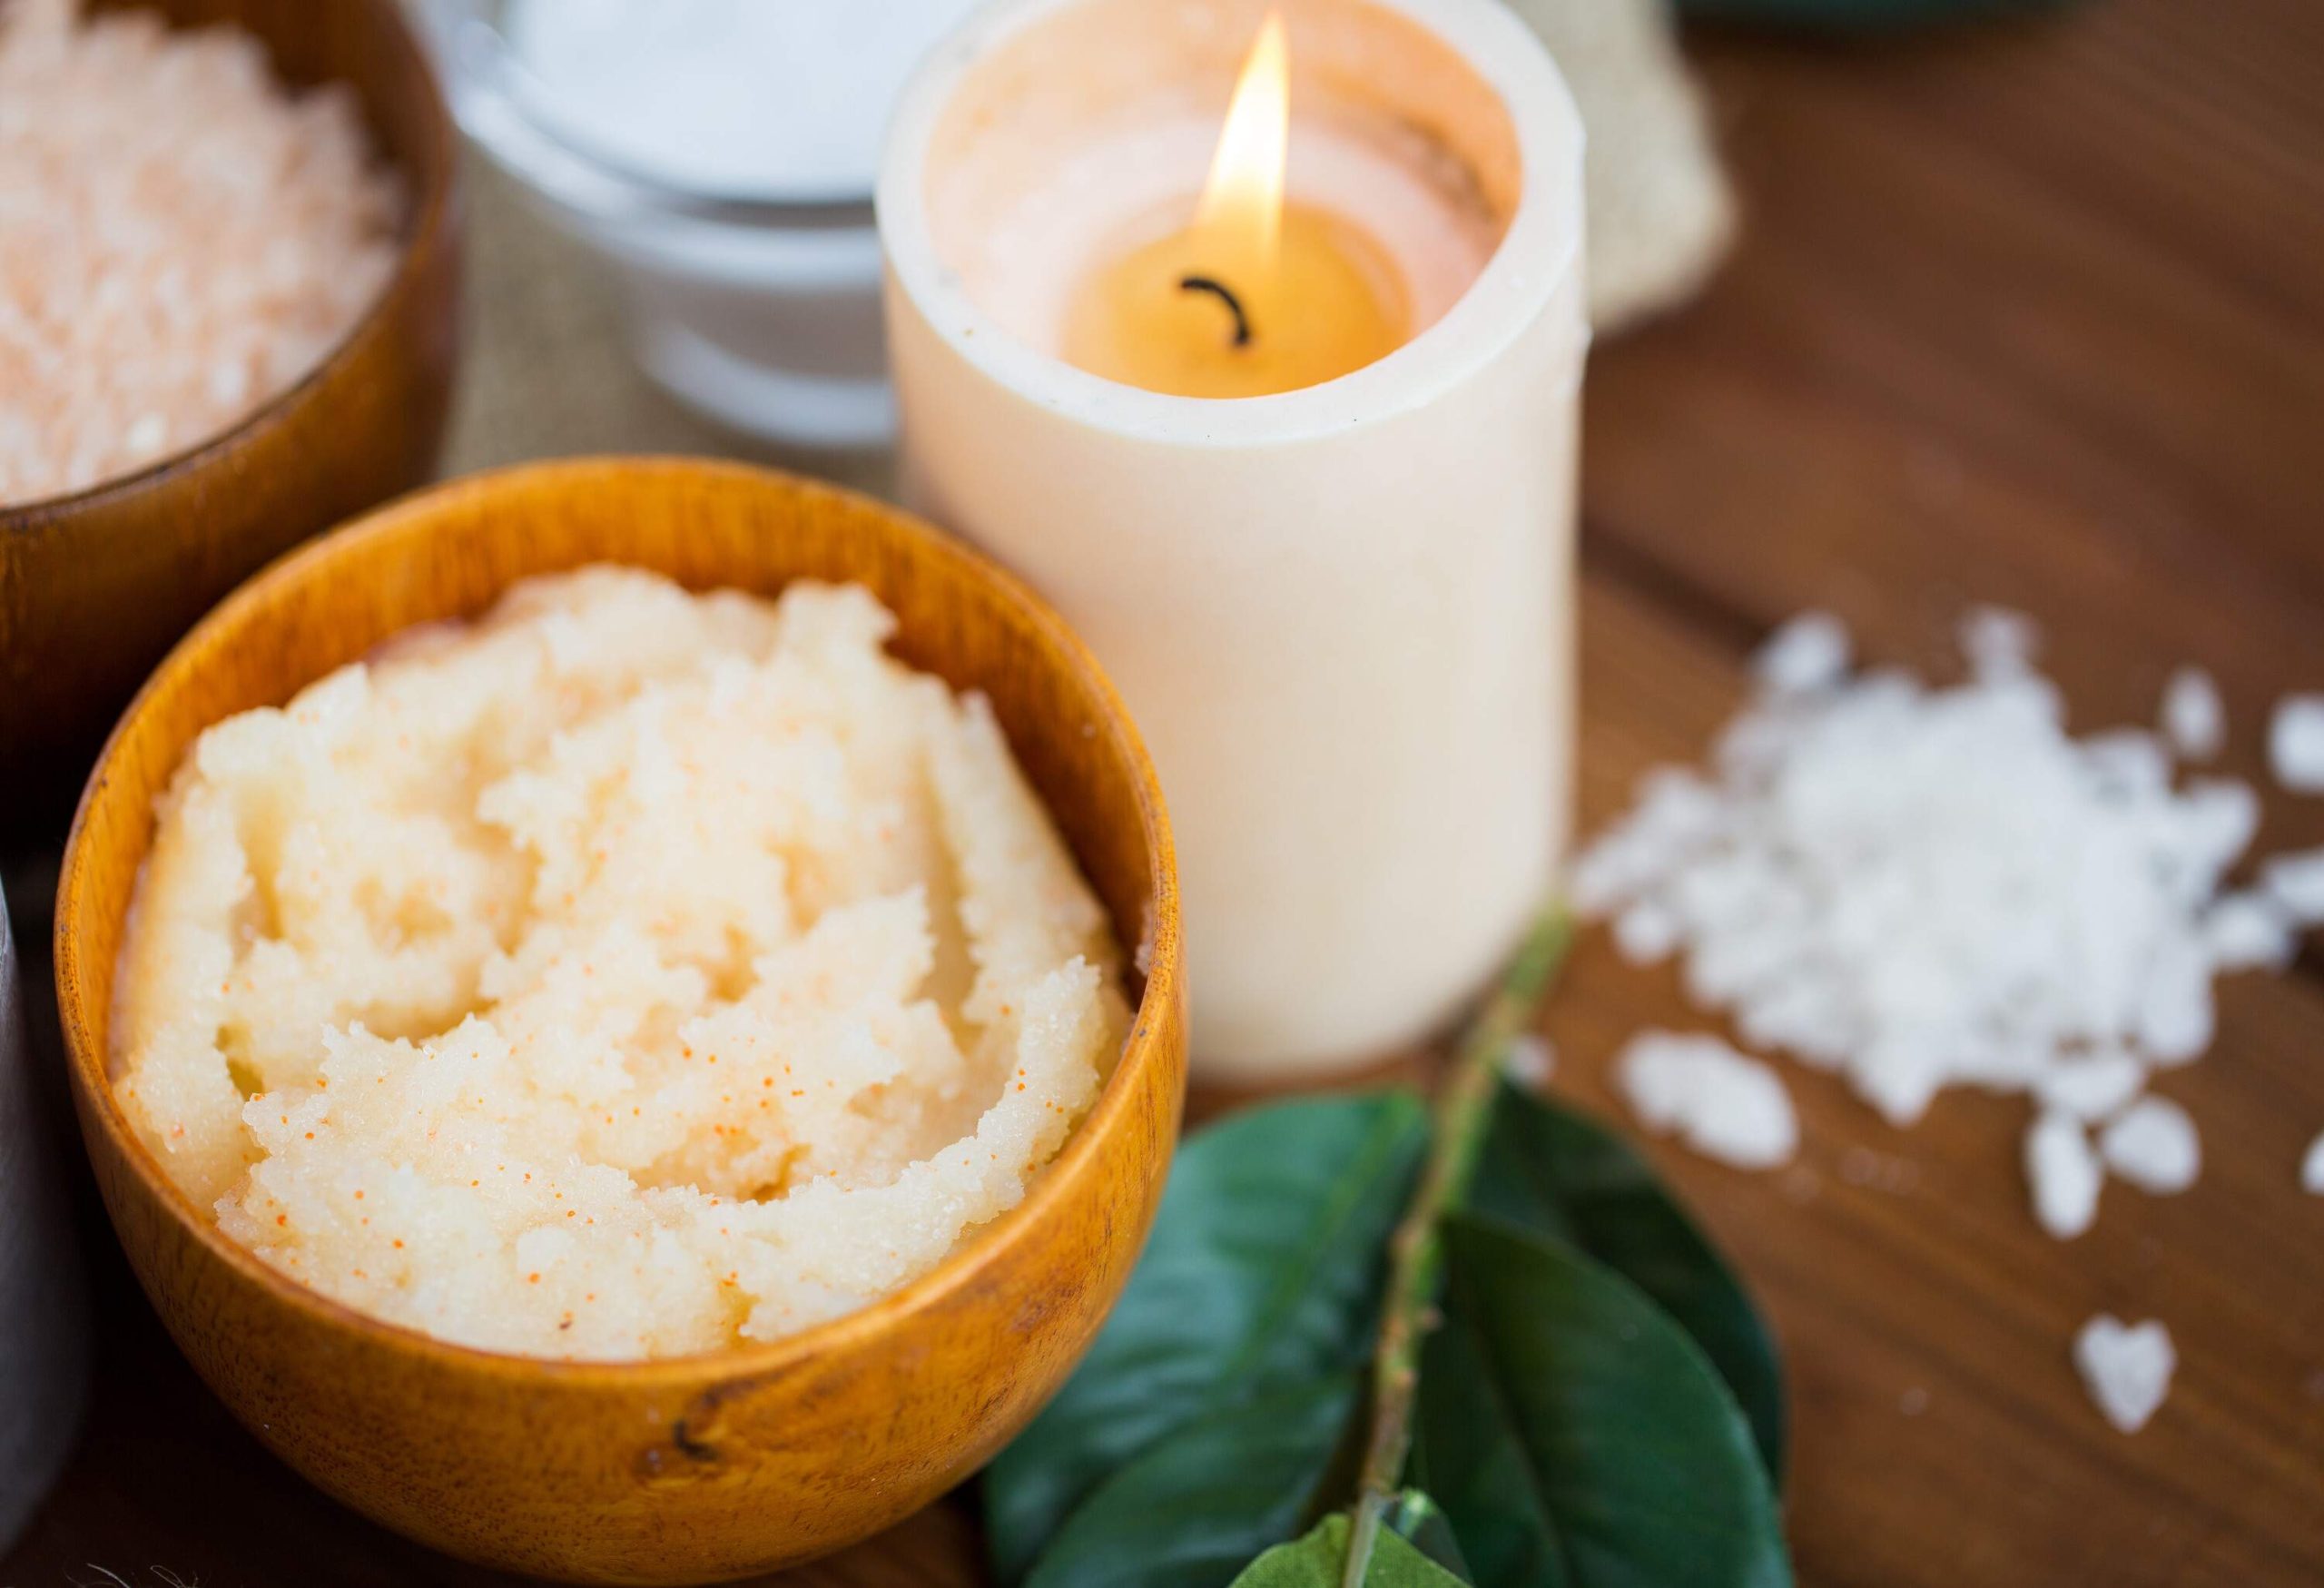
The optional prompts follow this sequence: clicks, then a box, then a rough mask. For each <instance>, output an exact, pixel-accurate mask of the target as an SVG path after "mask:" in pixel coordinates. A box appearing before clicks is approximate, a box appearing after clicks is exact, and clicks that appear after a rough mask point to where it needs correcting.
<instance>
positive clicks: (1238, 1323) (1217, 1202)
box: [984, 1092, 1427, 1583]
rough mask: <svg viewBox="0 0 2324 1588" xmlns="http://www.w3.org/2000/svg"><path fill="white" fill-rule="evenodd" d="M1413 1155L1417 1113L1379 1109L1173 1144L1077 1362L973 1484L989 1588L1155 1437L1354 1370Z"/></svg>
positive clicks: (1255, 1120) (1282, 1112) (1256, 1118)
mask: <svg viewBox="0 0 2324 1588" xmlns="http://www.w3.org/2000/svg"><path fill="white" fill-rule="evenodd" d="M1426 1138H1427V1124H1426V1116H1425V1114H1424V1111H1423V1109H1422V1107H1421V1105H1420V1103H1419V1101H1418V1100H1417V1099H1415V1098H1413V1097H1412V1096H1411V1095H1410V1094H1408V1093H1403V1092H1391V1093H1376V1094H1373V1095H1370V1096H1359V1097H1335V1098H1324V1099H1312V1100H1301V1101H1297V1102H1290V1103H1280V1104H1275V1105H1273V1106H1271V1107H1267V1108H1262V1109H1254V1110H1249V1111H1247V1112H1245V1113H1241V1114H1237V1115H1235V1116H1233V1117H1232V1118H1230V1119H1226V1120H1225V1121H1223V1122H1221V1123H1219V1124H1217V1125H1214V1126H1212V1127H1210V1128H1209V1129H1206V1130H1202V1131H1200V1132H1198V1133H1196V1135H1195V1136H1194V1137H1192V1138H1191V1139H1188V1141H1187V1144H1186V1146H1185V1147H1184V1148H1183V1149H1181V1150H1180V1152H1179V1154H1178V1159H1177V1165H1176V1167H1175V1168H1174V1169H1172V1171H1171V1175H1170V1183H1169V1187H1168V1189H1167V1190H1166V1191H1165V1192H1164V1193H1163V1197H1162V1208H1161V1212H1160V1214H1159V1215H1158V1216H1157V1218H1156V1220H1155V1227H1154V1235H1153V1238H1152V1240H1151V1241H1150V1242H1149V1244H1148V1245H1147V1251H1146V1256H1145V1258H1144V1259H1143V1260H1142V1261H1141V1262H1140V1263H1139V1264H1138V1267H1137V1272H1136V1273H1135V1274H1133V1275H1132V1276H1131V1277H1130V1282H1129V1285H1128V1288H1127V1289H1126V1290H1125V1291H1124V1292H1123V1294H1122V1299H1121V1302H1120V1304H1119V1305H1118V1306H1117V1307H1115V1308H1114V1312H1113V1316H1112V1317H1110V1318H1109V1319H1108V1321H1107V1324H1106V1327H1105V1328H1104V1330H1103V1331H1102V1332H1100V1333H1099V1335H1098V1339H1097V1343H1096V1344H1095V1345H1094V1346H1092V1347H1091V1348H1090V1351H1089V1355H1088V1357H1087V1358H1086V1359H1084V1361H1083V1362H1082V1364H1081V1366H1080V1368H1079V1370H1078V1372H1076V1373H1075V1374H1074V1376H1073V1377H1072V1378H1071V1379H1070V1380H1068V1383H1067V1384H1066V1386H1065V1388H1064V1389H1063V1390H1062V1391H1060V1392H1059V1396H1058V1397H1057V1399H1056V1400H1055V1401H1053V1402H1052V1403H1051V1404H1050V1405H1049V1408H1048V1409H1047V1410H1046V1411H1044V1412H1043V1413H1042V1414H1041V1415H1040V1416H1039V1417H1038V1418H1036V1419H1035V1420H1034V1422H1033V1424H1032V1425H1031V1426H1030V1427H1029V1428H1028V1429H1026V1431H1025V1432H1024V1434H1023V1435H1020V1436H1019V1438H1018V1440H1017V1442H1016V1443H1015V1444H1013V1445H1010V1446H1009V1448H1008V1449H1007V1450H1005V1451H1003V1452H1002V1453H1001V1454H1000V1458H999V1459H998V1460H996V1461H995V1462H994V1463H993V1464H992V1465H991V1467H990V1469H989V1470H988V1471H987V1473H986V1475H985V1482H984V1502H985V1525H986V1532H987V1536H988V1539H989V1542H990V1548H991V1552H992V1563H993V1571H994V1573H995V1575H996V1576H998V1577H999V1578H1000V1581H1001V1582H1003V1583H1015V1582H1018V1581H1020V1580H1021V1579H1022V1578H1023V1577H1024V1575H1025V1573H1026V1572H1027V1571H1028V1570H1029V1569H1030V1568H1031V1566H1032V1564H1033V1562H1034V1560H1035V1558H1036V1557H1037V1556H1039V1554H1040V1553H1041V1552H1042V1550H1043V1548H1044V1547H1045V1546H1046V1545H1047V1544H1049V1540H1050V1538H1051V1537H1052V1535H1055V1534H1057V1533H1058V1532H1059V1528H1060V1527H1062V1526H1064V1525H1065V1524H1066V1521H1067V1518H1068V1516H1070V1515H1072V1514H1073V1513H1074V1511H1075V1508H1076V1507H1077V1506H1078V1505H1079V1504H1082V1502H1083V1501H1084V1500H1085V1499H1087V1498H1088V1497H1089V1496H1090V1495H1091V1494H1092V1493H1093V1491H1095V1490H1096V1489H1097V1488H1098V1485H1099V1484H1102V1483H1104V1482H1105V1481H1106V1479H1107V1478H1108V1475H1111V1474H1113V1473H1114V1472H1115V1471H1117V1469H1118V1468H1120V1467H1122V1466H1123V1465H1124V1464H1125V1463H1127V1462H1128V1461H1130V1460H1131V1459H1132V1458H1133V1457H1135V1456H1137V1455H1139V1454H1140V1453H1141V1452H1143V1451H1146V1450H1147V1449H1149V1448H1150V1447H1152V1446H1153V1445H1156V1444H1157V1442H1159V1441H1160V1440H1162V1439H1163V1438H1165V1437H1166V1436H1167V1435H1171V1434H1173V1433H1175V1432H1177V1430H1179V1429H1181V1428H1183V1427H1186V1426H1187V1425H1189V1424H1191V1423H1194V1422H1196V1420H1198V1419H1202V1418H1205V1417H1207V1416H1210V1415H1215V1414H1217V1413H1220V1412H1222V1411H1228V1410H1232V1409H1234V1408H1236V1407H1239V1406H1242V1405H1243V1404H1244V1403H1246V1402H1247V1401H1249V1400H1251V1399H1252V1398H1253V1397H1254V1396H1260V1395H1265V1394H1268V1393H1272V1392H1274V1391H1275V1390H1279V1389H1282V1388H1284V1387H1285V1386H1300V1385H1308V1384H1314V1383H1316V1382H1318V1381H1322V1380H1326V1379H1334V1378H1336V1377H1338V1376H1342V1375H1344V1374H1347V1373H1350V1372H1352V1371H1353V1370H1354V1368H1356V1367H1357V1366H1360V1365H1362V1363H1363V1362H1364V1359H1365V1357H1366V1356H1367V1355H1368V1354H1369V1352H1370V1350H1371V1345H1372V1338H1373V1334H1374V1329H1375V1327H1376V1326H1377V1315H1378V1313H1379V1306H1380V1286H1381V1279H1382V1274H1383V1272H1384V1265H1385V1260H1386V1259H1385V1251H1384V1248H1385V1246H1386V1242H1387V1238H1388V1233H1389V1231H1390V1230H1391V1229H1392V1228H1393V1227H1394V1224H1395V1221H1396V1218H1397V1215H1398V1214H1399V1212H1401V1211H1402V1209H1403V1203H1404V1199H1405V1198H1406V1196H1407V1195H1408V1194H1409V1192H1410V1189H1411V1186H1412V1180H1413V1172H1414V1170H1415V1169H1416V1167H1417V1165H1418V1163H1419V1161H1420V1157H1421V1154H1422V1152H1423V1149H1424V1148H1425V1145H1426ZM1296 1498H1299V1499H1304V1498H1305V1495H1304V1494H1302V1495H1300V1496H1296ZM1289 1531H1290V1529H1289V1528H1288V1527H1286V1528H1285V1530H1284V1533H1283V1534H1277V1535H1276V1536H1277V1537H1282V1536H1285V1535H1287V1534H1288V1533H1289ZM1246 1558H1247V1557H1246Z"/></svg>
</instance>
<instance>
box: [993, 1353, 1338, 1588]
mask: <svg viewBox="0 0 2324 1588" xmlns="http://www.w3.org/2000/svg"><path fill="white" fill-rule="evenodd" d="M1360 1390H1361V1382H1360V1380H1359V1379H1358V1378H1357V1377H1356V1376H1355V1375H1354V1374H1353V1373H1350V1374H1344V1375H1341V1376H1338V1377H1336V1378H1331V1379H1324V1380H1321V1381H1318V1382H1315V1383H1309V1384H1302V1385H1295V1386H1292V1387H1291V1388H1289V1389H1287V1390H1276V1391H1275V1392H1273V1393H1270V1394H1265V1395H1262V1396H1257V1397H1256V1398H1253V1399H1250V1400H1248V1401H1246V1402H1244V1403H1243V1404H1241V1405H1238V1406H1234V1407H1231V1408H1229V1409H1227V1410H1226V1411H1222V1412H1217V1413H1215V1414H1213V1415H1209V1416H1206V1417H1203V1418H1199V1419H1197V1420H1196V1421H1195V1422H1193V1423H1189V1424H1187V1425H1185V1426H1184V1427H1181V1428H1179V1429H1178V1430H1177V1431H1176V1432H1175V1433H1173V1434H1171V1435H1168V1436H1167V1437H1166V1438H1164V1439H1162V1440H1161V1441H1160V1442H1159V1443H1157V1444H1156V1445H1153V1446H1152V1447H1150V1448H1149V1449H1147V1451H1145V1452H1144V1453H1143V1454H1142V1455H1138V1456H1137V1458H1136V1459H1135V1460H1133V1461H1131V1462H1130V1463H1129V1464H1128V1465H1126V1466H1124V1467H1122V1468H1121V1469H1120V1470H1119V1471H1118V1472H1117V1473H1115V1474H1114V1475H1112V1476H1111V1477H1109V1478H1108V1479H1107V1480H1106V1481H1105V1482H1104V1483H1102V1484H1099V1485H1098V1488H1097V1489H1096V1491H1095V1492H1094V1493H1092V1494H1090V1496H1089V1497H1088V1499H1087V1500H1086V1501H1084V1502H1083V1503H1082V1504H1080V1505H1079V1506H1078V1508H1076V1510H1075V1511H1074V1513H1073V1514H1072V1515H1071V1516H1070V1517H1069V1518H1068V1519H1067V1521H1066V1524H1065V1525H1064V1526H1063V1527H1062V1528H1060V1529H1059V1530H1058V1534H1057V1536H1056V1537H1055V1538H1054V1539H1052V1540H1051V1541H1050V1543H1049V1548H1047V1549H1046V1550H1044V1551H1042V1552H1041V1557H1040V1559H1039V1562H1038V1563H1036V1564H1035V1565H1034V1567H1033V1572H1032V1575H1030V1576H1029V1577H1028V1578H1026V1580H1025V1584H1026V1588H1226V1584H1227V1583H1232V1582H1233V1581H1234V1580H1235V1578H1236V1574H1237V1573H1240V1572H1241V1571H1242V1570H1243V1568H1244V1567H1245V1566H1246V1565H1247V1564H1248V1563H1250V1561H1251V1559H1252V1557H1253V1556H1255V1555H1256V1554H1258V1553H1260V1552H1261V1551H1263V1550H1265V1549H1266V1548H1268V1547H1269V1546H1270V1545H1273V1544H1279V1543H1281V1542H1282V1541H1283V1540H1285V1539H1286V1538H1289V1537H1290V1536H1292V1534H1295V1532H1297V1531H1298V1528H1299V1524H1300V1521H1301V1519H1302V1518H1303V1517H1304V1516H1305V1514H1306V1512H1307V1508H1308V1504H1309V1501H1310V1498H1311V1496H1313V1495H1314V1494H1315V1490H1316V1486H1317V1485H1318V1484H1320V1483H1321V1482H1322V1481H1323V1476H1324V1468H1325V1467H1326V1466H1327V1465H1330V1462H1331V1456H1332V1451H1333V1448H1334V1446H1335V1445H1337V1444H1338V1442H1339V1437H1340V1434H1341V1431H1342V1430H1343V1429H1344V1428H1345V1427H1346V1426H1347V1424H1348V1422H1349V1420H1350V1419H1351V1418H1352V1417H1353V1416H1354V1412H1355V1407H1356V1403H1357V1401H1358V1399H1359V1398H1360Z"/></svg>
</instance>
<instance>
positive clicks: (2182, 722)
mask: <svg viewBox="0 0 2324 1588" xmlns="http://www.w3.org/2000/svg"><path fill="white" fill-rule="evenodd" d="M2162 736H2163V737H2164V738H2166V739H2168V740H2170V741H2171V750H2172V751H2173V752H2174V753H2175V754H2176V755H2178V756H2179V757H2180V758H2181V760H2184V761H2209V760H2211V758H2212V757H2213V756H2215V755H2218V754H2219V753H2220V752H2221V750H2223V749H2225V748H2226V747H2227V708H2226V707H2225V706H2224V705H2221V704H2220V698H2219V686H2218V685H2216V684H2214V683H2212V682H2211V675H2210V674H2209V673H2206V672H2204V671H2203V670H2202V669H2201V667H2181V668H2180V669H2179V670H2178V671H2177V672H2175V673H2173V674H2171V681H2170V682H2169V683H2168V684H2166V685H2164V686H2163V687H2162Z"/></svg>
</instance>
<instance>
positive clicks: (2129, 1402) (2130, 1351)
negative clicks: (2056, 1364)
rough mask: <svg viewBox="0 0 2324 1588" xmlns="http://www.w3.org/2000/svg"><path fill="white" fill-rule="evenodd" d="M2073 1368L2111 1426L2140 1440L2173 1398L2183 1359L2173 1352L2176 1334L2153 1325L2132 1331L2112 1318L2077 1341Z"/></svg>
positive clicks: (2097, 1320) (2103, 1316)
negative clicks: (2164, 1401) (2150, 1421)
mask: <svg viewBox="0 0 2324 1588" xmlns="http://www.w3.org/2000/svg"><path fill="white" fill-rule="evenodd" d="M2073 1363H2074V1366H2076V1367H2077V1368H2079V1369H2080V1370H2081V1372H2082V1381H2083V1384H2084V1385H2086V1386H2089V1389H2090V1398H2091V1399H2092V1400H2093V1401H2094V1402H2096V1403H2097V1406H2098V1409H2099V1410H2100V1411H2102V1412H2103V1413H2104V1414H2105V1415H2106V1420H2107V1421H2108V1422H2110V1423H2112V1424H2113V1425H2114V1426H2115V1427H2117V1428H2120V1429H2121V1430H2122V1432H2123V1433H2125V1434H2135V1433H2137V1432H2138V1431H2139V1430H2140V1429H2141V1428H2143V1427H2145V1426H2146V1424H2147V1419H2148V1418H2150V1417H2152V1416H2153V1415H2154V1414H2155V1410H2156V1408H2157V1407H2159V1406H2162V1397H2163V1396H2165V1395H2167V1394H2169V1393H2170V1390H2171V1374H2172V1373H2173V1372H2174V1371H2176V1370H2177V1368H2178V1366H2179V1354H2178V1352H2177V1351H2176V1350H2174V1349H2173V1348H2172V1346H2171V1331H2170V1330H2169V1329H2166V1328H2164V1327H2162V1324H2160V1323H2158V1322H2156V1321H2155V1320H2154V1319H2152V1318H2149V1319H2148V1320H2147V1321H2146V1322H2144V1323H2142V1324H2136V1325H2128V1324H2124V1323H2123V1322H2122V1319H2120V1318H2118V1317H2114V1316H2113V1315H2112V1314H2111V1313H2100V1314H2099V1315H2098V1316H2097V1317H2093V1318H2092V1319H2091V1320H2090V1321H2089V1322H2088V1323H2086V1324H2084V1325H2083V1326H2082V1333H2081V1334H2079V1335H2077V1336H2074V1342H2073Z"/></svg>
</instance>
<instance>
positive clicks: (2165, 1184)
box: [2098, 1097, 2203, 1197]
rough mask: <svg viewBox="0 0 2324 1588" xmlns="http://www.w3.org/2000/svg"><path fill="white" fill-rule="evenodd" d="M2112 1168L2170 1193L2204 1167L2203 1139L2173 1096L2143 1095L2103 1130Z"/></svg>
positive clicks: (2102, 1149) (2103, 1148) (2144, 1186)
mask: <svg viewBox="0 0 2324 1588" xmlns="http://www.w3.org/2000/svg"><path fill="white" fill-rule="evenodd" d="M2098 1151H2099V1155H2100V1156H2101V1157H2102V1158H2103V1159H2105V1160H2106V1167H2107V1168H2108V1169H2111V1170H2112V1171H2113V1173H2115V1174H2116V1175H2118V1176H2120V1177H2121V1178H2122V1179H2126V1180H2128V1181H2130V1182H2131V1184H2132V1185H2134V1186H2136V1187H2138V1188H2139V1189H2141V1190H2142V1191H2150V1192H2152V1193H2153V1194H2154V1195H2156V1196H2158V1197H2168V1196H2172V1195H2175V1194H2177V1193H2178V1192H2181V1191H2183V1190H2185V1189H2187V1188H2188V1187H2190V1186H2191V1185H2193V1184H2194V1183H2195V1177H2196V1176H2197V1175H2198V1174H2200V1173H2201V1171H2202V1167H2203V1151H2202V1142H2201V1138H2200V1137H2198V1136H2197V1135H2196V1133H2195V1122H2194V1121H2193V1120H2192V1119H2189V1118H2188V1117H2187V1110H2184V1109H2182V1108H2181V1107H2180V1106H2179V1105H2178V1104H2177V1103H2174V1102H2172V1101H2171V1100H2170V1099H2169V1098H2158V1097H2147V1098H2141V1099H2140V1100H2138V1101H2136V1102H2134V1103H2132V1105H2131V1106H2130V1107H2129V1108H2128V1109H2126V1110H2123V1111H2122V1114H2121V1115H2120V1116H2118V1117H2117V1118H2116V1119H2114V1121H2113V1122H2112V1124H2110V1125H2108V1126H2107V1127H2106V1129H2104V1130H2103V1131H2102V1132H2100V1134H2099V1138H2098Z"/></svg>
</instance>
